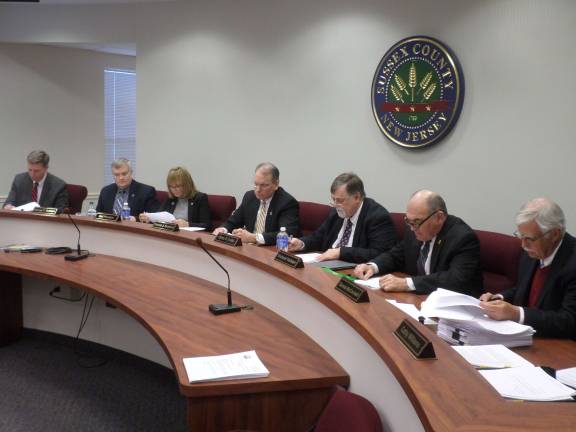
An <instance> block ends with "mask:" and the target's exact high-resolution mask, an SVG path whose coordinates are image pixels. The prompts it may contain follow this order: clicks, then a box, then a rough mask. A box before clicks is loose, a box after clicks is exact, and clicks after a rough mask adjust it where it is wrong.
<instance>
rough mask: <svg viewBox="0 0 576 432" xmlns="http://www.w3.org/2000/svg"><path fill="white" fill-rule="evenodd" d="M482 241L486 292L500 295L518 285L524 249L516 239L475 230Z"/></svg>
mask: <svg viewBox="0 0 576 432" xmlns="http://www.w3.org/2000/svg"><path fill="white" fill-rule="evenodd" d="M474 231H475V232H476V235H477V236H478V240H479V241H480V265H481V267H482V276H483V278H484V291H486V292H491V293H499V292H501V291H504V290H505V289H507V288H511V287H513V286H514V285H515V284H516V279H517V277H518V261H519V259H520V253H521V252H522V249H521V247H520V240H518V239H517V238H515V237H512V236H509V235H506V234H501V233H495V232H490V231H480V230H474Z"/></svg>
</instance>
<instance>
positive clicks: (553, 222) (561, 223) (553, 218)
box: [516, 198, 566, 233]
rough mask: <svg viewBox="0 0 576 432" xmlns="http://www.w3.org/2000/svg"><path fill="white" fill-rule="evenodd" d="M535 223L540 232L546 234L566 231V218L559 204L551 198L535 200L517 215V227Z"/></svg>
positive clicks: (524, 206)
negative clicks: (555, 230)
mask: <svg viewBox="0 0 576 432" xmlns="http://www.w3.org/2000/svg"><path fill="white" fill-rule="evenodd" d="M530 221H534V222H536V224H537V225H538V227H539V228H540V231H542V232H543V233H546V232H548V231H550V230H552V229H554V228H558V229H559V230H560V231H562V233H564V232H565V231H566V218H565V217H564V212H563V211H562V209H561V208H560V206H559V205H558V204H556V203H555V202H554V201H552V200H551V199H549V198H535V199H533V200H530V201H528V202H527V203H526V204H524V205H523V206H522V207H521V208H520V210H518V213H517V214H516V225H522V224H525V223H527V222H530Z"/></svg>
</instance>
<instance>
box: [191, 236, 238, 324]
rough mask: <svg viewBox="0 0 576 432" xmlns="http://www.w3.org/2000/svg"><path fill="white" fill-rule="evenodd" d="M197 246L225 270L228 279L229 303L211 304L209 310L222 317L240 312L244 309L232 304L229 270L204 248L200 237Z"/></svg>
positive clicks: (227, 293) (227, 292)
mask: <svg viewBox="0 0 576 432" xmlns="http://www.w3.org/2000/svg"><path fill="white" fill-rule="evenodd" d="M196 244H197V245H198V246H200V247H201V248H202V250H203V251H204V252H206V253H207V254H208V256H209V257H210V258H212V259H213V260H214V262H215V263H216V264H218V266H219V267H220V268H221V269H222V270H224V273H226V276H227V277H228V289H227V291H226V295H227V298H228V303H226V304H211V305H209V306H208V310H209V311H210V312H212V313H213V314H214V315H222V314H227V313H232V312H240V311H241V310H242V308H241V307H240V306H238V305H235V304H233V303H232V290H231V289H230V275H229V274H228V270H226V269H225V268H224V266H223V265H222V264H220V262H219V261H218V260H217V259H216V258H214V256H213V255H212V254H211V253H210V252H209V251H208V249H206V246H204V242H203V241H202V239H201V238H200V237H198V238H197V239H196Z"/></svg>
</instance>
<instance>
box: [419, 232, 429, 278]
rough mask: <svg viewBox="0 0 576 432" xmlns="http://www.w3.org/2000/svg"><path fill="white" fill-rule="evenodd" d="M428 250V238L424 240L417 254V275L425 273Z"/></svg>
mask: <svg viewBox="0 0 576 432" xmlns="http://www.w3.org/2000/svg"><path fill="white" fill-rule="evenodd" d="M428 252H430V240H429V241H427V242H424V244H423V245H422V247H421V248H420V256H418V262H417V263H416V267H417V269H418V275H425V274H426V260H427V259H428Z"/></svg>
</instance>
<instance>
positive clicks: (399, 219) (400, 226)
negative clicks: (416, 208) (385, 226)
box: [390, 213, 406, 241]
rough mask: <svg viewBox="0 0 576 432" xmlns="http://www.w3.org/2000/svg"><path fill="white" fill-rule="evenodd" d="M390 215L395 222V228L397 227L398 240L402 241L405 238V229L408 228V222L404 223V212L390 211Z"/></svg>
mask: <svg viewBox="0 0 576 432" xmlns="http://www.w3.org/2000/svg"><path fill="white" fill-rule="evenodd" d="M390 217H391V218H392V222H393V223H394V228H396V234H397V235H398V241H400V240H402V239H403V238H404V229H406V224H405V223H404V213H390Z"/></svg>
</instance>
